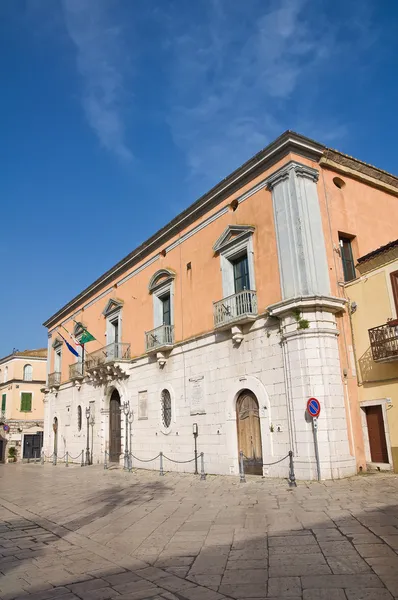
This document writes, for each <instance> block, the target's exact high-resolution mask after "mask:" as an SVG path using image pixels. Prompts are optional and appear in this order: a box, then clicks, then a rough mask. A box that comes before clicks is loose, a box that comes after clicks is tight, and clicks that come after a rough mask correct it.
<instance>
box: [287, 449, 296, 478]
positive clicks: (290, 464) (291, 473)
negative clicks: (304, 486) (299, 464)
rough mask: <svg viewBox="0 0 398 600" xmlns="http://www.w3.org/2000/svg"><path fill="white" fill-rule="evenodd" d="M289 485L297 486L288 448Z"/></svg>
mask: <svg viewBox="0 0 398 600" xmlns="http://www.w3.org/2000/svg"><path fill="white" fill-rule="evenodd" d="M289 487H297V483H296V476H295V474H294V462H293V452H292V450H289Z"/></svg>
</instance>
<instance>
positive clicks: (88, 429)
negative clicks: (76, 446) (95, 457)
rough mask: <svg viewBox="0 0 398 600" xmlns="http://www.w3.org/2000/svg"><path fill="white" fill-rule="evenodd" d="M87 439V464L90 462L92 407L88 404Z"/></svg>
mask: <svg viewBox="0 0 398 600" xmlns="http://www.w3.org/2000/svg"><path fill="white" fill-rule="evenodd" d="M86 420H87V436H86V437H87V439H86V465H89V464H90V407H89V406H86Z"/></svg>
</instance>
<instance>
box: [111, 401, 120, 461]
mask: <svg viewBox="0 0 398 600" xmlns="http://www.w3.org/2000/svg"><path fill="white" fill-rule="evenodd" d="M120 430H121V423H120V396H119V392H118V391H117V390H113V392H112V395H111V399H110V402H109V461H110V462H119V458H120V454H121V451H122V444H121V431H120Z"/></svg>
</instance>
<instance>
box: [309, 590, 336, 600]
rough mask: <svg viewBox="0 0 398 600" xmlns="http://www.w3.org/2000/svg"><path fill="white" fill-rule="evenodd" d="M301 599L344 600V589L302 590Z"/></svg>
mask: <svg viewBox="0 0 398 600" xmlns="http://www.w3.org/2000/svg"><path fill="white" fill-rule="evenodd" d="M303 600H346V595H345V593H344V590H342V589H341V590H338V589H336V590H322V589H318V590H304V591H303Z"/></svg>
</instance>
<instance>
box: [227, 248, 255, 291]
mask: <svg viewBox="0 0 398 600" xmlns="http://www.w3.org/2000/svg"><path fill="white" fill-rule="evenodd" d="M231 262H232V265H233V268H234V286H235V294H238V293H239V292H243V290H250V279H249V262H248V260H247V254H246V253H245V254H243V255H242V256H240V257H239V258H235V259H234V260H232V261H231Z"/></svg>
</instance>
